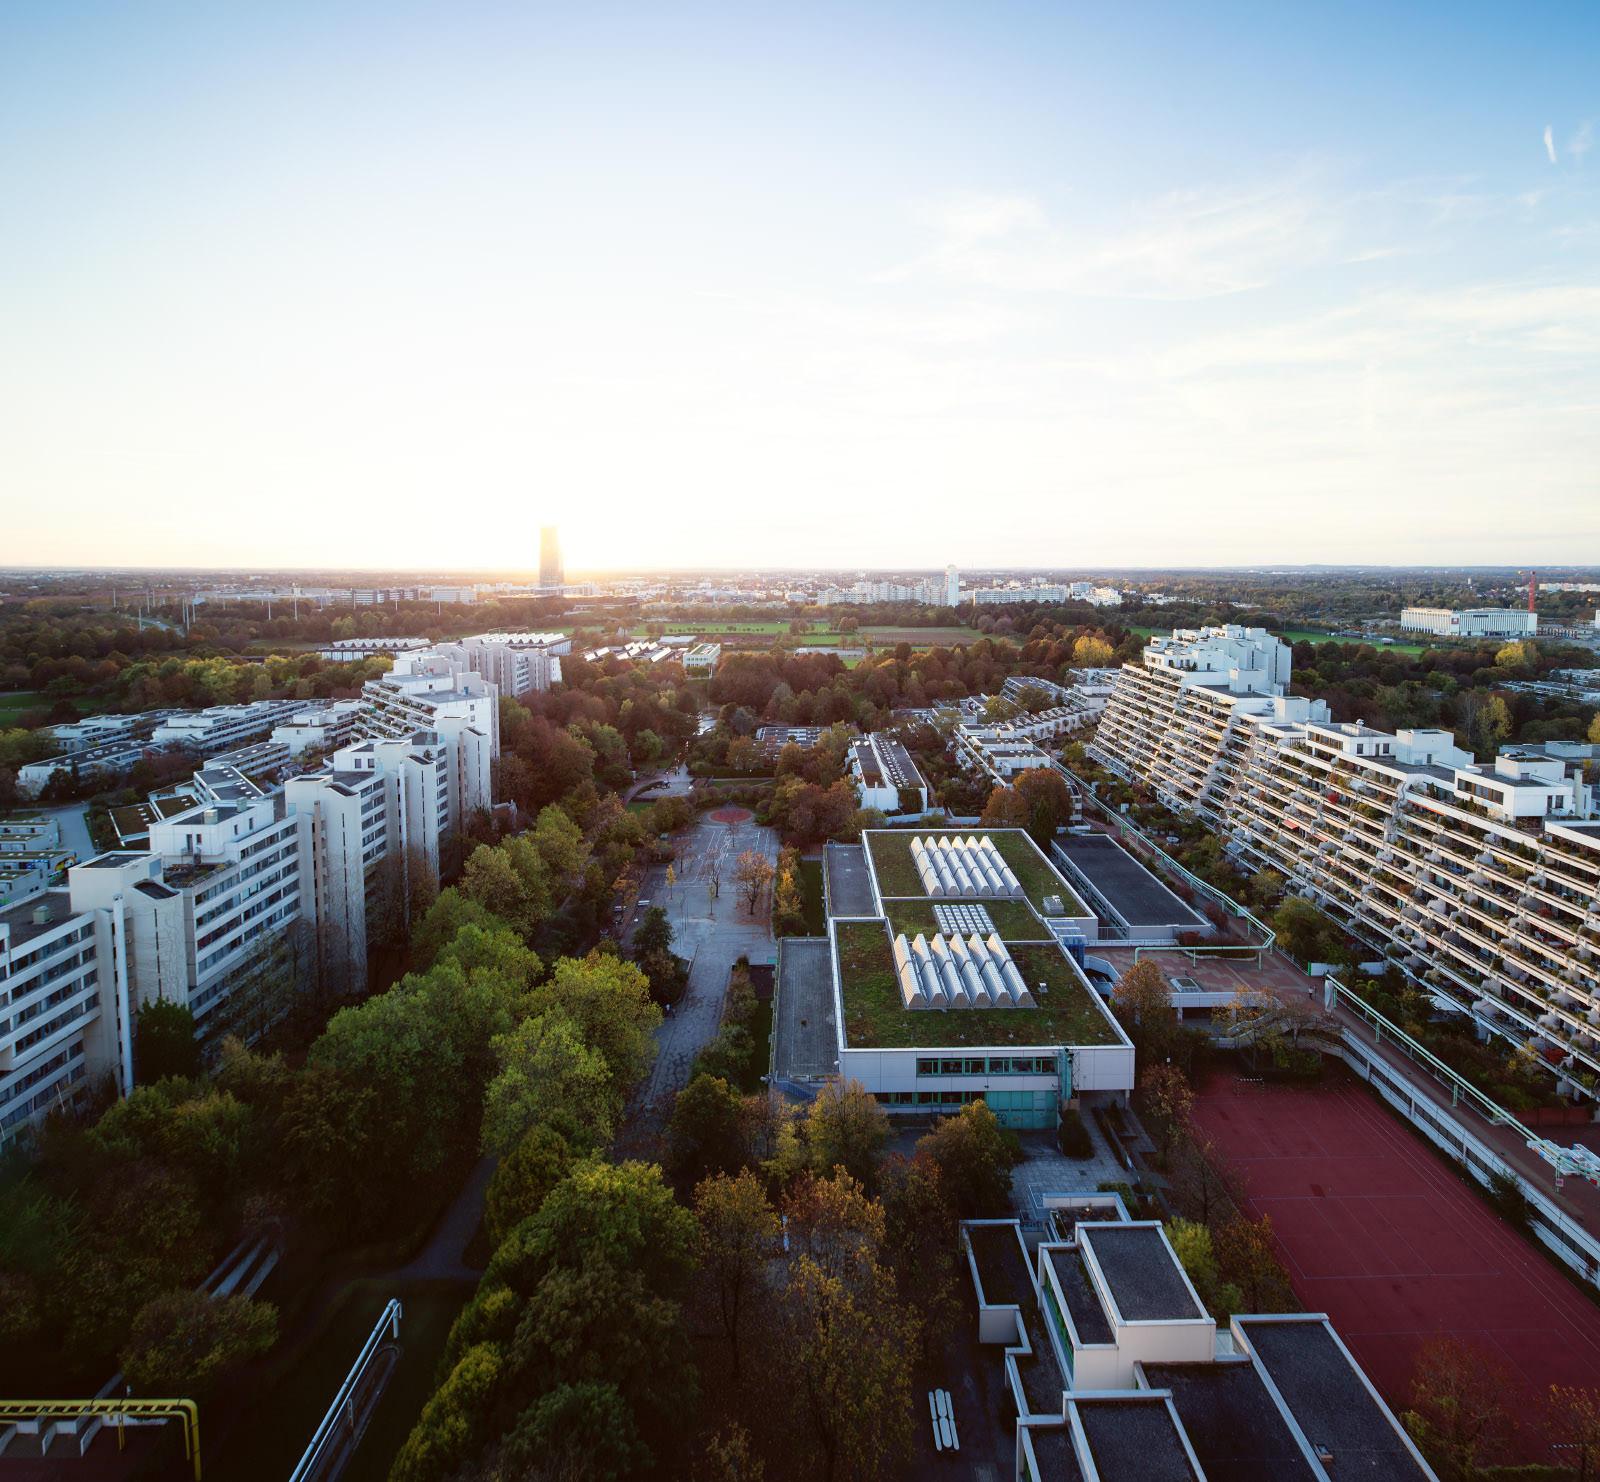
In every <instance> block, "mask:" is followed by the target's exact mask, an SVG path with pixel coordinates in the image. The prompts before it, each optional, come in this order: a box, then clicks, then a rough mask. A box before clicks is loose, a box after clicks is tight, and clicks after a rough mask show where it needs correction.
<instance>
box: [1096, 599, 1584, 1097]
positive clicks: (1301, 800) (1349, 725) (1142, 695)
mask: <svg viewBox="0 0 1600 1482" xmlns="http://www.w3.org/2000/svg"><path fill="white" fill-rule="evenodd" d="M1243 632H1244V638H1243V639H1241V638H1240V637H1239V630H1232V629H1203V630H1201V631H1200V632H1199V633H1197V634H1191V635H1187V637H1188V639H1189V641H1188V642H1187V643H1186V644H1173V645H1169V646H1167V647H1165V648H1163V649H1159V650H1156V651H1155V652H1153V653H1152V652H1147V653H1146V656H1145V663H1144V664H1142V665H1134V664H1130V665H1126V666H1125V667H1124V668H1123V670H1122V672H1121V674H1120V675H1119V677H1118V680H1117V684H1116V688H1115V691H1114V693H1113V695H1112V698H1111V701H1110V703H1109V704H1108V705H1107V707H1106V710H1105V714H1104V715H1103V717H1102V718H1101V722H1100V728H1099V732H1098V734H1097V736H1096V738H1095V741H1094V743H1093V744H1092V745H1091V747H1090V754H1091V755H1092V756H1094V757H1095V758H1096V760H1098V761H1100V762H1101V763H1102V764H1103V765H1105V766H1106V767H1108V768H1109V769H1111V770H1112V771H1114V772H1117V773H1119V774H1120V775H1122V776H1124V777H1127V778H1129V779H1135V780H1137V781H1139V782H1141V783H1143V784H1144V785H1145V786H1147V787H1150V788H1151V789H1152V790H1154V791H1155V792H1156V793H1157V794H1158V795H1159V796H1160V797H1161V798H1162V799H1163V801H1165V802H1166V803H1168V804H1169V805H1170V806H1172V807H1174V808H1177V809H1179V810H1181V811H1184V812H1189V813H1193V814H1195V815H1196V816H1198V817H1200V818H1201V819H1203V820H1204V821H1205V822H1206V823H1207V824H1209V825H1210V826H1211V827H1212V828H1213V829H1214V830H1215V831H1216V832H1217V834H1218V835H1219V836H1220V837H1221V839H1222V840H1223V842H1224V844H1225V846H1226V847H1227V849H1228V850H1229V851H1230V853H1232V854H1233V855H1234V856H1235V857H1236V858H1237V859H1238V860H1239V861H1240V862H1241V863H1242V864H1243V865H1244V866H1245V867H1246V868H1249V869H1255V868H1260V867H1263V866H1270V867H1271V868H1272V869H1274V870H1277V871H1279V872H1280V873H1282V874H1283V875H1284V876H1285V877H1286V878H1287V879H1288V881H1289V882H1290V886H1291V888H1292V889H1293V890H1295V891H1297V892H1298V893H1299V894H1302V895H1304V896H1307V897H1308V898H1310V899H1311V900H1313V901H1315V902H1316V903H1317V904H1318V905H1320V906H1321V907H1322V908H1323V909H1325V910H1326V911H1328V912H1329V913H1330V914H1331V915H1333V916H1334V917H1335V918H1336V919H1337V920H1339V921H1340V922H1342V923H1344V924H1345V925H1346V926H1347V927H1348V928H1349V929H1350V930H1351V931H1352V932H1353V933H1354V934H1355V935H1357V936H1359V937H1361V938H1363V939H1364V940H1366V941H1368V942H1370V943H1372V944H1373V945H1374V946H1376V947H1380V948H1382V949H1383V950H1385V951H1386V952H1387V953H1388V954H1389V955H1390V957H1391V958H1392V959H1393V960H1394V961H1396V962H1398V963H1399V964H1400V965H1401V966H1402V967H1403V968H1405V970H1406V971H1407V972H1408V973H1410V974H1412V975H1414V976H1415V977H1417V978H1419V979H1421V980H1423V981H1425V982H1426V983H1427V984H1428V986H1429V988H1430V990H1431V991H1432V992H1433V993H1434V994H1435V995H1437V996H1439V997H1441V998H1444V999H1448V1000H1450V1001H1451V1002H1453V1003H1454V1004H1455V1005H1456V1006H1457V1007H1459V1008H1460V1009H1461V1010H1462V1011H1463V1012H1466V1013H1469V1014H1471V1015H1472V1016H1473V1017H1474V1018H1476V1019H1477V1020H1478V1021H1479V1023H1480V1024H1481V1025H1482V1026H1483V1027H1484V1028H1486V1029H1488V1030H1491V1031H1493V1032H1495V1033H1498V1034H1502V1035H1509V1036H1510V1037H1511V1038H1512V1039H1514V1040H1517V1041H1518V1042H1527V1041H1531V1042H1532V1043H1533V1044H1534V1045H1535V1046H1536V1047H1537V1049H1538V1050H1539V1052H1540V1054H1541V1056H1542V1058H1544V1059H1545V1060H1546V1061H1547V1062H1548V1063H1550V1064H1551V1065H1552V1067H1553V1068H1555V1069H1557V1070H1558V1071H1560V1072H1561V1073H1562V1074H1563V1076H1564V1078H1565V1083H1566V1085H1567V1086H1568V1088H1569V1089H1573V1088H1575V1087H1576V1086H1577V1085H1579V1084H1580V1083H1581V1084H1584V1085H1586V1086H1587V1085H1589V1084H1591V1083H1592V1081H1593V1078H1594V1077H1595V1076H1596V1075H1597V1074H1600V975H1597V972H1596V968H1595V961H1596V953H1597V952H1600V821H1596V815H1597V813H1600V802H1597V797H1596V792H1595V788H1594V786H1593V784H1592V782H1591V781H1590V773H1591V772H1592V769H1593V768H1594V765H1595V762H1596V761H1597V760H1600V747H1596V746H1590V745H1585V744H1582V743H1576V742H1574V743H1566V742H1547V743H1544V744H1541V745H1525V746H1511V747H1506V748H1503V749H1502V750H1501V752H1500V754H1499V755H1498V756H1497V757H1496V758H1495V760H1494V761H1492V762H1486V763H1477V762H1474V760H1473V758H1472V756H1471V754H1470V753H1468V752H1466V751H1463V750H1462V749H1461V748H1459V747H1458V746H1456V744H1455V738H1454V736H1453V735H1452V734H1451V733H1450V732H1448V731H1439V730H1421V729H1417V730H1408V731H1399V732H1397V733H1395V734H1393V735H1391V734H1390V733H1388V732H1386V731H1380V730H1377V729H1375V728H1373V727H1370V726H1366V725H1362V724H1360V723H1359V722H1344V723H1334V722H1333V721H1332V720H1331V719H1330V718H1329V715H1328V710H1327V706H1326V705H1325V704H1324V703H1323V702H1322V701H1320V700H1308V699H1304V698H1300V697H1293V696H1287V695H1285V694H1283V692H1282V690H1283V686H1284V684H1286V683H1287V680H1288V677H1289V667H1288V666H1289V655H1288V649H1287V648H1286V647H1285V646H1284V645H1283V644H1281V643H1278V642H1277V640H1275V639H1270V638H1269V637H1268V636H1267V635H1265V634H1261V633H1260V630H1243ZM1174 636H1175V637H1177V635H1174ZM1152 647H1154V646H1153V645H1152ZM1580 1078H1582V1079H1581V1082H1580Z"/></svg>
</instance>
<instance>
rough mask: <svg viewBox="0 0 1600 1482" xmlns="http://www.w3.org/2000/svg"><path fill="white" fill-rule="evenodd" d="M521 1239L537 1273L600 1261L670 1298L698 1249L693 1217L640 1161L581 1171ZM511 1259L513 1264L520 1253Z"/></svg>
mask: <svg viewBox="0 0 1600 1482" xmlns="http://www.w3.org/2000/svg"><path fill="white" fill-rule="evenodd" d="M518 1237H519V1239H520V1240H521V1242H522V1248H523V1249H524V1250H525V1251H526V1253H527V1256H528V1258H529V1259H530V1260H531V1261H532V1263H533V1265H534V1267H535V1268H537V1269H544V1270H548V1269H549V1268H550V1267H553V1266H562V1267H567V1268H570V1269H574V1270H576V1269H578V1268H581V1267H582V1266H583V1265H584V1264H585V1263H586V1262H588V1261H589V1260H590V1259H591V1258H593V1257H599V1258H600V1259H602V1260H605V1261H607V1262H609V1263H610V1264H611V1265H612V1266H613V1267H614V1268H615V1269H616V1270H618V1271H637V1272H638V1273H640V1274H641V1275H642V1276H643V1277H644V1278H645V1280H646V1282H647V1283H648V1284H649V1286H650V1288H651V1290H652V1291H657V1292H663V1293H665V1292H672V1293H676V1292H678V1291H681V1290H682V1288H683V1285H684V1283H685V1282H686V1281H687V1280H688V1277H689V1273H690V1272H691V1271H692V1270H693V1269H694V1265H695V1259H696V1254H697V1249H698V1245H699V1232H698V1230H697V1228H696V1226H695V1221H694V1216H693V1215H691V1214H690V1213H689V1211H688V1210H687V1209H685V1208H684V1207H683V1206H682V1205H681V1204H679V1203H678V1202H677V1201H676V1200H675V1199H674V1198H673V1197H672V1190H671V1189H669V1188H668V1187H667V1185H666V1184H665V1183H664V1182H663V1181H662V1177H661V1170H660V1169H659V1168H657V1167H656V1166H655V1165H654V1164H650V1163H637V1162H627V1163H597V1162H590V1163H578V1164H575V1165H574V1166H573V1168H572V1171H571V1172H570V1173H569V1174H568V1175H567V1176H566V1178H564V1179H563V1180H562V1181H561V1182H560V1183H559V1184H557V1185H556V1186H555V1188H554V1189H552V1190H551V1191H550V1193H549V1195H548V1196H547V1197H546V1199H545V1201H544V1204H543V1205H542V1206H541V1208H540V1209H539V1212H538V1213H537V1214H536V1215H534V1216H533V1218H532V1219H531V1220H530V1221H529V1222H528V1224H527V1226H526V1233H525V1234H524V1233H523V1232H522V1231H519V1232H518ZM511 1244H512V1245H516V1244H517V1241H515V1240H514V1241H513V1242H511ZM496 1259H497V1260H498V1259H499V1256H498V1254H497V1257H496ZM509 1259H510V1261H511V1262H512V1263H513V1264H514V1263H515V1262H516V1261H517V1259H518V1257H517V1254H516V1253H515V1252H512V1253H511V1255H510V1257H509Z"/></svg>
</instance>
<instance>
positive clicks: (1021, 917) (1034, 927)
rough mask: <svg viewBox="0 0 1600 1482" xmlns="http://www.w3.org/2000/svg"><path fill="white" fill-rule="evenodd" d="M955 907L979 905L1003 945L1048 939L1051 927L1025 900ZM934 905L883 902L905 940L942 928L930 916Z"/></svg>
mask: <svg viewBox="0 0 1600 1482" xmlns="http://www.w3.org/2000/svg"><path fill="white" fill-rule="evenodd" d="M956 904H959V905H964V906H981V907H982V908H983V909H984V910H985V911H986V912H988V915H989V920H990V921H992V922H993V923H994V929H995V930H996V931H997V932H999V933H1000V940H1001V941H1002V942H1048V941H1050V940H1051V937H1050V928H1049V927H1048V926H1046V925H1045V924H1044V922H1042V921H1041V920H1040V919H1039V918H1038V916H1036V915H1035V914H1034V912H1033V909H1032V907H1030V906H1029V905H1028V903H1027V902H1026V901H993V900H985V901H974V900H963V901H959V902H957V903H956ZM934 905H935V902H934V901H931V900H927V899H923V900H886V901H885V902H884V903H883V909H884V913H885V914H886V915H887V916H888V918H889V923H890V925H891V926H893V928H894V929H895V931H897V932H900V931H903V932H904V933H905V934H906V935H907V936H908V937H914V936H915V935H916V934H917V933H918V932H919V931H920V932H921V933H922V934H923V935H924V936H927V935H929V933H931V932H935V931H939V930H940V929H941V928H940V926H939V921H938V918H937V917H936V916H935V915H934V914H933V908H934ZM961 935H962V936H964V937H968V936H971V935H972V933H971V932H970V931H963V932H962V933H961ZM984 935H987V933H984Z"/></svg>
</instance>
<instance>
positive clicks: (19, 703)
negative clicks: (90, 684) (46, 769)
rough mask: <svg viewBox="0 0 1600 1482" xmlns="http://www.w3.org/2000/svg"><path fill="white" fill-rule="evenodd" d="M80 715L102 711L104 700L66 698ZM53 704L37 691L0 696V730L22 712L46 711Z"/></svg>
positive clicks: (21, 691)
mask: <svg viewBox="0 0 1600 1482" xmlns="http://www.w3.org/2000/svg"><path fill="white" fill-rule="evenodd" d="M67 698H68V699H69V700H71V701H72V703H73V704H74V705H76V706H77V707H78V711H79V713H80V714H82V715H93V714H95V713H96V712H97V711H101V710H104V709H105V708H106V705H107V703H108V702H107V701H105V700H97V699H95V698H94V697H93V696H92V695H69V696H67ZM54 704H55V700H54V699H52V698H51V697H50V696H49V695H43V694H40V693H39V691H38V690H15V691H7V692H6V693H4V694H0V728H3V727H6V726H14V725H16V723H17V717H18V716H19V715H21V714H22V712H23V711H24V710H48V709H49V708H50V707H51V706H52V705H54Z"/></svg>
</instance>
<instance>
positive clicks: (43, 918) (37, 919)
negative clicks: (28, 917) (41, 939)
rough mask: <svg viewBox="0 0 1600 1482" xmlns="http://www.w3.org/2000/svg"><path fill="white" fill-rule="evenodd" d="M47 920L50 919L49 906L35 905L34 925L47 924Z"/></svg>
mask: <svg viewBox="0 0 1600 1482" xmlns="http://www.w3.org/2000/svg"><path fill="white" fill-rule="evenodd" d="M49 921H50V907H49V906H35V907H34V908H33V924H34V925H35V926H46V925H48V924H49Z"/></svg>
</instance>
